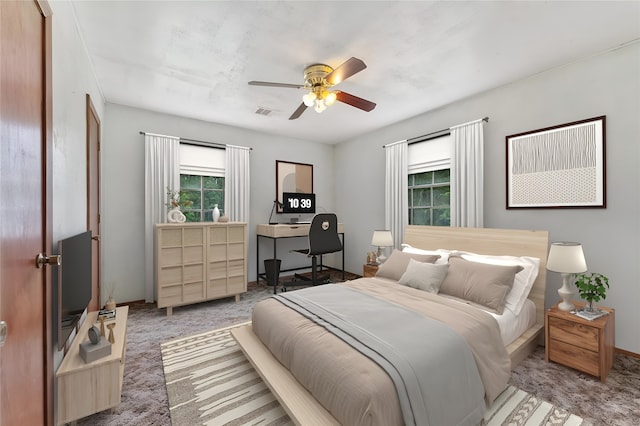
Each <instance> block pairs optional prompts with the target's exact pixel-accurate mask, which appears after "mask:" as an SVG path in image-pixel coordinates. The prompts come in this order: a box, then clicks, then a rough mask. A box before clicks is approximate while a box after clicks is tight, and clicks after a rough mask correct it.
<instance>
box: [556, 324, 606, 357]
mask: <svg viewBox="0 0 640 426" xmlns="http://www.w3.org/2000/svg"><path fill="white" fill-rule="evenodd" d="M549 327H550V328H551V329H552V330H553V331H552V335H551V337H552V338H553V339H555V340H560V341H562V342H566V343H570V344H571V345H574V346H578V347H581V348H584V349H588V350H591V351H594V352H597V351H598V350H599V348H600V342H599V341H598V336H599V333H598V329H597V328H595V327H589V326H588V325H584V324H580V323H577V322H572V321H567V320H564V319H562V318H553V317H552V318H549Z"/></svg>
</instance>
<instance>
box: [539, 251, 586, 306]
mask: <svg viewBox="0 0 640 426" xmlns="http://www.w3.org/2000/svg"><path fill="white" fill-rule="evenodd" d="M547 269H548V270H549V271H553V272H560V275H561V276H562V287H560V289H559V290H558V294H559V295H560V298H562V302H560V304H559V305H558V308H559V309H560V310H562V311H572V310H574V309H575V306H574V305H573V304H572V303H571V297H572V296H573V295H574V291H573V286H572V285H571V284H570V283H569V278H570V277H571V274H578V273H580V272H585V271H586V270H587V262H586V261H585V260H584V253H583V252H582V245H581V244H580V243H570V242H558V243H552V244H551V248H550V249H549V256H548V258H547Z"/></svg>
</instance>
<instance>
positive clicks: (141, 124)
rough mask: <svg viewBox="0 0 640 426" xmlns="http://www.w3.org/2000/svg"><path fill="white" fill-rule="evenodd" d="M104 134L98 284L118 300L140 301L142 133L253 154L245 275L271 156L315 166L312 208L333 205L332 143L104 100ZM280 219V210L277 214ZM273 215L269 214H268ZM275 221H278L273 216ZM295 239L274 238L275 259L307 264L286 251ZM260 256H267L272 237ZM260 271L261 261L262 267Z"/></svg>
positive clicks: (252, 261) (268, 185)
mask: <svg viewBox="0 0 640 426" xmlns="http://www.w3.org/2000/svg"><path fill="white" fill-rule="evenodd" d="M105 115H106V117H105V122H104V125H103V135H102V161H103V168H102V194H103V199H104V203H103V205H102V213H103V223H102V244H103V245H102V249H103V251H102V255H103V264H104V268H103V271H104V272H103V277H102V279H103V283H114V284H115V285H116V291H115V298H116V300H117V301H118V302H129V301H134V300H143V299H144V265H143V261H144V249H145V248H144V136H143V135H141V134H140V131H144V132H151V133H159V134H165V135H172V136H179V137H183V138H188V139H196V140H203V141H209V142H216V143H223V144H233V145H242V146H248V147H251V148H253V150H252V151H251V210H250V217H251V220H250V223H249V225H248V233H249V249H248V254H249V259H248V260H249V280H250V281H253V280H255V277H256V236H255V229H256V225H258V224H260V223H266V222H267V221H268V219H269V213H270V212H271V207H272V206H273V200H274V199H275V192H276V189H275V180H276V178H275V170H276V160H284V161H292V162H299V163H309V164H313V167H314V168H313V172H314V177H313V179H314V192H315V193H316V204H317V206H318V211H323V210H326V211H332V210H333V194H334V185H333V182H334V179H333V174H334V173H333V149H334V148H333V146H330V145H324V144H318V143H310V142H305V141H302V140H297V139H287V138H282V137H279V136H272V135H267V134H262V133H256V132H253V131H249V130H245V129H240V128H235V127H230V126H224V125H220V124H215V123H208V122H204V121H199V120H191V119H187V118H183V117H177V116H171V115H166V114H160V113H154V112H150V111H146V110H141V109H136V108H130V107H124V106H121V105H115V104H110V103H107V104H106V113H105ZM282 216H284V215H282ZM274 217H275V216H274ZM278 219H281V220H282V219H283V218H282V217H281V218H278ZM305 244H306V243H305V242H304V241H300V240H291V241H286V242H280V243H279V245H278V257H279V258H282V259H283V263H284V262H286V264H287V266H299V265H305V264H308V263H309V262H308V260H307V259H305V258H304V257H303V256H300V255H295V254H289V253H288V251H289V250H290V249H292V248H303V247H304V245H305ZM260 247H261V248H260V250H261V253H260V257H261V259H264V258H265V257H267V256H268V257H271V247H272V246H271V244H270V241H264V240H263V243H261V246H260ZM260 268H261V270H263V268H264V266H263V265H260Z"/></svg>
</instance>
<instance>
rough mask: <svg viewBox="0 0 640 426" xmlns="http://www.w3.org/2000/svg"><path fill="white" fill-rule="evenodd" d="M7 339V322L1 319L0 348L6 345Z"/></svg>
mask: <svg viewBox="0 0 640 426" xmlns="http://www.w3.org/2000/svg"><path fill="white" fill-rule="evenodd" d="M6 339H7V323H6V322H5V321H0V348H1V347H2V346H3V345H4V341H5V340H6Z"/></svg>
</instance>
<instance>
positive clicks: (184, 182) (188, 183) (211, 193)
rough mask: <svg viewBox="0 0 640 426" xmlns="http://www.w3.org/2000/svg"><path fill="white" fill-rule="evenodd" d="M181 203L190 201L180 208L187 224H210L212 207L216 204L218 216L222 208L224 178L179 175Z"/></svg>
mask: <svg viewBox="0 0 640 426" xmlns="http://www.w3.org/2000/svg"><path fill="white" fill-rule="evenodd" d="M180 189H181V193H182V194H181V201H191V202H192V203H193V204H192V205H190V206H189V207H182V209H181V210H182V212H183V213H184V215H185V216H186V218H187V222H212V221H213V206H214V205H216V204H218V209H219V210H220V214H222V213H223V212H222V206H224V177H216V176H199V175H180Z"/></svg>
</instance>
